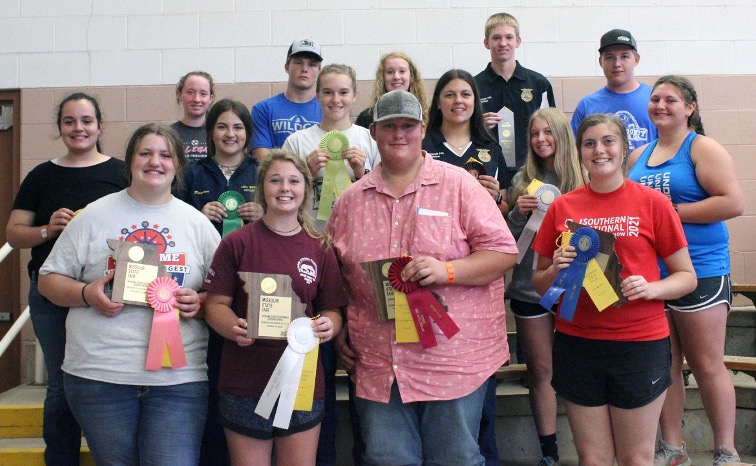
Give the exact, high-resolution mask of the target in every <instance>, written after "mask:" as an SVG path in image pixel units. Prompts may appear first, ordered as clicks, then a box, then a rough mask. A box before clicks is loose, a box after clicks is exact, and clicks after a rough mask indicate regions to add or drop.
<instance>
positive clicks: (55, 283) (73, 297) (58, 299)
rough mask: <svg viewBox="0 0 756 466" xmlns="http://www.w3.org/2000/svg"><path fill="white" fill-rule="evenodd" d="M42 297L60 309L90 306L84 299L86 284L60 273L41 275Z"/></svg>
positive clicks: (39, 280)
mask: <svg viewBox="0 0 756 466" xmlns="http://www.w3.org/2000/svg"><path fill="white" fill-rule="evenodd" d="M37 286H38V289H39V292H40V294H41V295H42V296H44V297H45V298H47V299H49V300H50V301H52V302H53V303H54V304H56V305H58V306H60V307H82V306H88V305H89V304H88V303H86V302H85V301H84V299H83V298H82V290H83V289H84V287H85V286H86V284H84V283H82V282H79V281H76V280H74V279H73V278H71V277H68V276H65V275H61V274H58V273H50V274H47V275H40V276H39V279H38V281H37Z"/></svg>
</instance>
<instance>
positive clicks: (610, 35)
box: [598, 29, 638, 53]
mask: <svg viewBox="0 0 756 466" xmlns="http://www.w3.org/2000/svg"><path fill="white" fill-rule="evenodd" d="M610 45H627V46H628V47H632V49H633V50H635V51H636V52H637V51H638V44H636V43H635V38H634V37H633V35H632V34H630V31H625V30H624V29H612V30H611V31H609V32H607V33H606V34H604V35H603V36H601V44H600V45H599V49H598V51H599V53H601V52H603V51H604V49H605V48H607V47H609V46H610Z"/></svg>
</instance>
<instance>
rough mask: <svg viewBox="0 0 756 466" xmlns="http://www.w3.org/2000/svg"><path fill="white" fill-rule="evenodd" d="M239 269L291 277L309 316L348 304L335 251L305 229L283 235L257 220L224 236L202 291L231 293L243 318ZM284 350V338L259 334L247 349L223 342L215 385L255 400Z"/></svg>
mask: <svg viewBox="0 0 756 466" xmlns="http://www.w3.org/2000/svg"><path fill="white" fill-rule="evenodd" d="M237 272H257V273H271V274H273V273H275V274H282V275H288V276H290V277H291V284H292V289H293V290H294V292H295V293H296V295H297V296H298V297H299V299H300V300H301V301H302V302H303V303H305V304H306V305H307V315H308V316H310V317H312V316H313V315H316V314H317V313H319V312H322V311H326V310H329V309H339V308H342V307H346V305H347V297H346V293H345V292H344V285H343V282H342V279H341V273H340V272H339V266H338V262H337V261H336V255H335V254H334V252H333V249H332V248H330V247H324V246H321V244H320V239H315V238H312V237H310V236H308V235H307V234H306V233H305V232H304V231H301V232H300V233H298V234H296V235H294V236H281V235H278V234H276V233H274V232H272V231H271V230H270V229H268V227H266V226H265V225H264V224H263V223H262V222H261V221H257V222H254V223H252V224H250V225H247V226H245V227H244V228H241V229H239V230H237V231H235V232H233V233H231V234H230V235H228V236H225V237H224V238H223V240H222V241H221V243H220V246H218V250H217V251H216V252H215V257H213V263H212V266H211V267H210V271H209V272H208V274H207V277H206V279H205V289H206V290H208V291H210V292H213V293H218V294H221V295H224V296H230V297H232V298H233V303H232V304H231V309H233V310H234V312H235V313H236V315H238V316H239V317H244V318H246V317H247V299H248V296H247V293H246V292H245V291H244V281H243V280H242V279H241V278H239V275H238V274H237ZM285 349H286V341H285V340H268V339H260V338H258V339H257V340H255V342H254V343H253V344H252V345H250V346H245V347H242V346H239V345H238V344H237V343H236V342H235V341H232V340H226V341H225V342H224V346H223V356H222V359H221V369H220V381H219V383H218V388H220V389H221V390H225V391H227V392H229V393H231V394H233V395H236V396H245V397H251V398H259V397H260V396H261V395H262V393H263V391H264V390H265V385H266V384H267V383H268V380H269V379H270V376H271V375H272V374H273V370H274V369H275V367H276V364H278V360H279V359H280V358H281V355H282V354H283V352H284V350H285ZM322 398H323V367H322V365H321V362H320V359H318V375H317V379H316V384H315V399H322Z"/></svg>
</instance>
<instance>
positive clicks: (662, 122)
mask: <svg viewBox="0 0 756 466" xmlns="http://www.w3.org/2000/svg"><path fill="white" fill-rule="evenodd" d="M694 110H695V103H694V104H688V103H686V102H685V98H684V97H683V96H682V94H681V93H680V89H678V88H677V87H676V86H674V85H672V84H660V85H658V86H656V87H655V88H654V90H653V91H652V92H651V100H649V102H648V116H649V117H650V118H651V122H652V123H653V124H654V126H656V127H657V128H658V129H675V128H679V127H683V128H687V127H688V118H689V117H690V115H691V114H692V113H693V111H694Z"/></svg>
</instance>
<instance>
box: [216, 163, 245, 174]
mask: <svg viewBox="0 0 756 466" xmlns="http://www.w3.org/2000/svg"><path fill="white" fill-rule="evenodd" d="M217 165H218V168H220V169H221V172H223V174H224V175H229V176H230V175H233V174H234V172H235V171H236V169H237V168H239V165H241V164H240V163H237V164H236V165H221V164H219V163H218V164H217Z"/></svg>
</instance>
